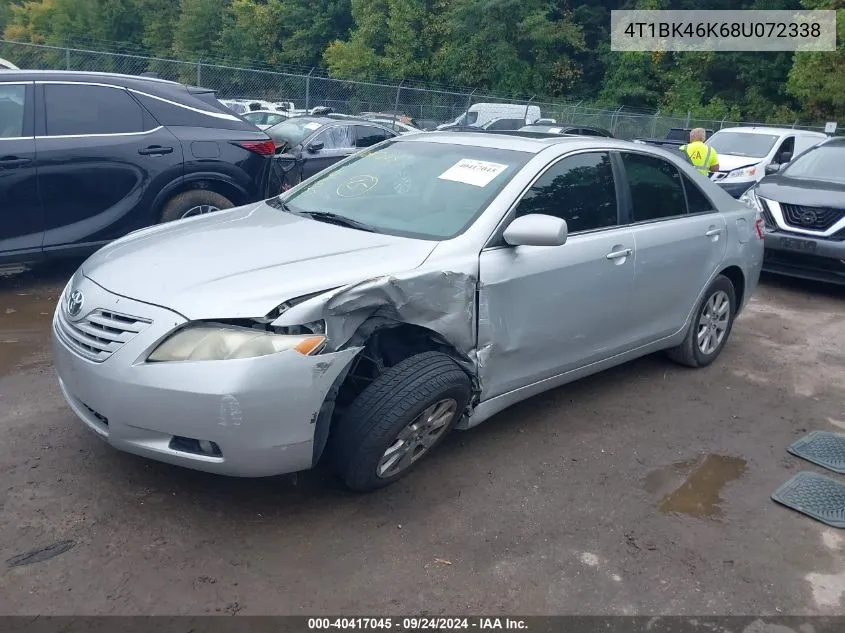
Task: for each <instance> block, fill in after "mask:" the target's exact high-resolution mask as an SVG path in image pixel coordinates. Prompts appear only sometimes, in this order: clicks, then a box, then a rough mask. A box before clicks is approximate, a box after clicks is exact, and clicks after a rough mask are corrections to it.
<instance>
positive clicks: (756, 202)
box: [739, 187, 763, 213]
mask: <svg viewBox="0 0 845 633" xmlns="http://www.w3.org/2000/svg"><path fill="white" fill-rule="evenodd" d="M739 201H740V202H742V203H744V204H746V205H747V206H749V207H751V208H752V209H754V210H755V211H759V212H760V213H762V212H763V205H762V204H760V199H759V198H758V197H757V194H756V193H755V192H754V188H753V187H752V188H751V189H749V190H748V191H746V192H745V193H744V194H742V195H741V196H740V197H739Z"/></svg>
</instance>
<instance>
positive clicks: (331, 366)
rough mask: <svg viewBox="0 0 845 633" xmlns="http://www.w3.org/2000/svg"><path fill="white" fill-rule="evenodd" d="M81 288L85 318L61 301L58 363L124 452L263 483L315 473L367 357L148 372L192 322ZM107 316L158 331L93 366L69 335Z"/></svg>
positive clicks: (291, 357)
mask: <svg viewBox="0 0 845 633" xmlns="http://www.w3.org/2000/svg"><path fill="white" fill-rule="evenodd" d="M73 287H74V288H75V289H79V290H81V291H82V292H83V293H84V296H85V309H83V310H82V312H81V314H80V315H79V316H78V317H77V318H76V319H75V320H74V319H70V318H69V317H68V316H67V314H66V313H65V312H64V310H65V307H64V301H60V302H59V306H58V307H57V310H56V314H55V315H54V317H53V328H52V336H53V354H54V364H55V367H56V372H57V373H58V376H59V384H60V386H61V389H62V392H63V393H64V396H65V399H66V400H67V402H68V404H69V405H70V408H71V409H72V410H73V411H74V413H76V415H77V416H78V417H79V418H80V419H81V420H82V421H83V422H84V423H85V424H86V425H87V426H88V427H89V428H90V429H91V430H92V431H94V432H95V433H96V434H97V435H98V436H100V437H101V438H103V439H104V440H106V441H107V442H108V443H109V444H111V445H112V446H113V447H115V448H117V449H119V450H122V451H126V452H129V453H134V454H136V455H141V456H143V457H148V458H150V459H154V460H158V461H162V462H167V463H169V464H174V465H177V466H185V467H187V468H193V469H196V470H203V471H207V472H212V473H218V474H222V475H231V476H238V477H261V476H268V475H278V474H283V473H290V472H296V471H300V470H305V469H308V468H311V467H312V466H313V463H314V461H315V455H314V437H315V428H316V425H317V421H318V412H319V411H320V409H321V407H322V405H323V402H324V401H325V399H326V395H327V393H328V392H329V390H330V388H331V387H332V385H333V383H334V382H335V380H336V379H337V378H338V377H339V376H340V375H341V373H342V372H343V371H344V370H345V369H346V367H347V366H348V364H349V363H350V362H351V361H352V359H353V358H354V356H355V355H356V354H357V352H358V350H357V349H349V350H344V351H341V352H336V353H332V354H322V355H318V356H303V355H301V354H299V353H297V352H295V351H285V352H280V353H278V354H272V355H268V356H262V357H259V358H252V359H239V360H228V361H205V362H176V363H146V362H144V360H143V359H145V358H146V357H147V355H148V354H149V353H150V351H152V349H154V348H155V347H156V346H157V345H158V344H159V343H160V342H161V341H162V340H163V339H164V338H165V337H166V336H167V335H168V334H169V333H170V332H172V331H173V330H174V329H175V328H177V327H180V326H182V325H184V324H185V323H186V322H187V320H186V319H185V318H184V317H182V316H181V315H179V314H177V313H175V312H171V311H170V310H166V309H164V308H160V307H157V306H152V305H149V304H146V303H142V302H138V301H133V300H131V299H126V298H124V297H120V296H117V295H114V294H112V293H110V292H108V291H106V290H104V289H103V288H101V287H100V286H98V285H97V284H95V283H94V282H92V281H91V280H89V279H87V278H85V277H82V276H81V275H77V276H76V277H75V278H74V284H73ZM97 310H101V311H103V310H105V311H108V312H107V313H108V314H122V315H131V316H132V317H138V318H140V319H143V320H145V321H149V324H148V325H146V326H145V327H143V328H142V329H141V331H140V332H139V333H137V334H135V335H130V336H128V337H127V338H129V340H127V341H126V342H124V343H121V344H120V346H119V347H118V348H117V349H116V350H114V351H113V352H109V353H110V355H109V356H108V357H107V358H105V359H104V360H100V361H99V362H98V361H97V360H90V359H89V358H86V357H85V355H84V353H80V350H79V347H78V345H76V344H74V342H73V337H69V336H68V334H67V332H68V323H69V322H70V323H71V324H76V325H77V326H78V325H79V324H83V325H84V324H85V323H86V321H85V320H86V318H88V317H87V315H90V314H91V313H92V312H94V311H97ZM84 351H85V350H83V352H84ZM89 356H90V353H89ZM174 437H182V438H192V439H196V440H209V441H211V442H215V443H216V444H217V445H218V446H219V448H220V453H221V455H220V456H212V455H205V454H197V453H192V452H186V451H185V450H180V449H179V448H178V447H179V446H180V444H179V443H178V442H177V443H175V444H174ZM174 445H175V446H177V448H174Z"/></svg>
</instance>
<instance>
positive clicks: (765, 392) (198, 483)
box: [0, 262, 845, 615]
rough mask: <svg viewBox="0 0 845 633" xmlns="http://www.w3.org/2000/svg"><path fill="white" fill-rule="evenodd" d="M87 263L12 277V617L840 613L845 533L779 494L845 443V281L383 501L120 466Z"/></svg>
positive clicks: (441, 460) (530, 408)
mask: <svg viewBox="0 0 845 633" xmlns="http://www.w3.org/2000/svg"><path fill="white" fill-rule="evenodd" d="M76 263H78V262H74V263H73V264H69V265H64V266H63V267H53V268H47V269H42V270H40V271H38V272H37V273H27V274H23V275H18V276H15V277H9V278H6V279H0V394H1V395H0V424H2V428H3V431H4V437H3V442H2V443H0V473H2V479H0V482H2V483H0V535H2V537H0V550H2V551H0V557H2V560H4V561H5V560H7V559H12V557H14V556H17V555H20V554H24V553H26V552H29V551H31V550H35V549H39V548H44V547H48V546H51V545H54V544H57V543H61V542H64V541H70V543H67V544H66V545H72V547H70V549H67V551H65V552H64V553H61V554H59V555H56V556H53V557H51V558H49V559H47V560H43V561H41V562H35V563H32V564H28V565H21V566H11V565H10V564H8V563H7V564H5V565H3V569H2V571H1V572H0V607H2V613H5V614H77V615H83V614H193V615H202V614H216V613H227V614H244V615H253V614H317V613H335V614H337V613H342V614H346V615H352V614H366V613H369V614H373V613H380V614H403V613H404V614H407V613H430V614H440V613H443V614H470V613H485V614H499V613H501V614H507V613H522V614H576V613H577V614H638V613H648V614H699V615H701V614H760V615H775V614H780V613H783V614H796V615H812V614H841V613H843V604H845V602H843V599H845V596H843V594H845V536H843V535H842V534H843V533H842V532H838V531H836V530H833V529H830V528H827V527H825V526H824V525H823V524H821V523H817V522H815V521H813V520H811V519H809V518H807V517H804V516H802V515H799V514H797V513H794V512H792V511H790V510H787V509H785V508H782V507H780V506H778V505H777V504H775V503H774V502H772V501H771V500H770V498H769V495H770V494H771V492H772V491H773V490H775V489H776V488H777V487H778V486H779V485H780V484H781V483H783V482H784V481H785V480H786V479H787V478H789V477H790V476H791V475H793V474H795V473H797V472H799V471H800V470H814V469H815V468H814V467H813V466H812V465H810V464H808V463H806V462H802V461H801V460H799V459H798V458H795V457H792V456H790V455H789V454H788V453H787V452H786V450H785V449H786V446H788V445H789V444H790V443H792V442H793V441H795V440H796V439H797V438H799V437H800V436H802V435H803V434H804V433H805V432H807V431H809V430H813V429H827V430H837V429H845V404H843V402H845V401H843V394H845V381H843V376H845V373H843V372H845V289H837V288H832V287H825V286H820V285H811V284H807V283H804V282H797V281H794V282H793V281H783V280H778V279H764V282H763V285H761V287H760V289H759V290H758V292H757V294H756V296H755V298H754V299H753V302H752V304H751V305H750V306H749V308H748V309H747V311H746V312H745V313H744V314H743V315H742V316H741V317H740V319H739V320H738V322H737V323H736V326H735V328H734V331H733V335H732V340H731V341H730V343H729V345H728V347H727V348H726V350H725V353H724V354H723V355H722V357H721V358H720V359H719V361H718V362H717V363H716V364H715V365H714V366H711V367H710V368H708V369H705V370H698V371H693V370H686V369H684V368H680V367H677V366H675V365H673V364H671V363H670V362H668V361H667V360H665V359H664V358H663V357H661V356H654V357H648V358H644V359H641V360H639V361H636V362H633V363H630V364H628V365H625V366H623V367H620V368H617V369H615V370H612V371H609V372H606V373H604V374H602V375H599V376H595V377H592V378H588V379H585V380H582V381H580V382H577V383H574V384H572V385H569V386H566V387H563V388H560V389H557V390H554V391H552V392H549V393H546V394H544V395H541V396H538V397H536V398H533V399H531V400H529V401H527V402H524V403H522V404H520V405H517V406H515V407H513V408H512V409H510V410H507V411H505V412H503V413H501V414H500V415H498V416H496V417H495V418H494V419H493V420H491V421H490V422H488V423H486V424H483V425H481V426H480V427H478V428H476V429H474V430H471V431H468V432H464V433H455V434H453V436H452V437H451V438H449V440H448V441H447V442H446V443H445V444H444V446H443V447H442V448H441V449H440V450H439V451H437V452H436V453H435V454H433V455H432V456H431V458H430V459H429V460H427V463H425V464H424V465H423V466H422V467H421V468H420V469H419V471H418V472H416V473H415V474H413V475H412V476H410V477H408V478H406V479H404V480H403V481H401V482H399V483H398V484H396V485H394V486H393V487H391V488H389V489H387V490H384V491H381V492H378V493H374V494H370V495H365V496H360V495H355V494H352V493H349V492H346V491H345V490H344V489H343V488H341V487H340V486H339V485H338V483H337V482H336V481H335V479H334V478H333V477H332V476H331V475H330V474H329V473H327V472H325V471H323V470H317V471H313V472H310V473H305V474H302V475H300V476H299V477H298V478H295V479H294V478H289V477H288V478H272V479H261V480H242V479H226V478H221V477H216V476H213V475H207V474H202V473H197V472H192V471H188V470H183V469H178V468H175V467H170V466H167V465H163V464H158V463H154V462H150V461H146V460H143V459H141V458H137V457H134V456H131V455H126V454H121V453H118V452H116V451H114V450H113V449H111V448H110V447H109V446H107V445H106V444H105V443H103V442H102V441H100V440H99V439H97V438H96V437H95V436H94V435H93V434H92V433H90V432H88V431H87V430H86V429H85V428H84V427H83V425H82V423H81V422H79V421H77V420H76V419H75V417H74V416H73V414H72V413H71V412H70V411H69V409H68V408H67V407H66V406H65V403H64V401H63V399H62V397H61V394H60V392H59V389H58V386H57V384H56V379H55V376H54V373H53V370H52V367H51V365H50V349H49V337H48V331H49V323H50V318H51V315H52V311H53V309H54V306H55V300H56V297H57V295H58V293H59V291H60V289H61V287H62V285H63V284H64V283H65V280H66V279H67V278H68V276H69V274H70V272H71V271H72V266H73V265H75V264H76Z"/></svg>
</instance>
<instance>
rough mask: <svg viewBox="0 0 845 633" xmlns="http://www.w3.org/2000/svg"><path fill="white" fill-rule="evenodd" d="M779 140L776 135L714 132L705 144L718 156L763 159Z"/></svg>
mask: <svg viewBox="0 0 845 633" xmlns="http://www.w3.org/2000/svg"><path fill="white" fill-rule="evenodd" d="M779 138H780V136H778V135H777V134H756V133H750V132H749V133H745V132H716V133H715V134H714V135H713V136H711V137H710V139H709V140H708V141H707V144H708V145H709V146H710V147H712V148H713V149H715V150H716V151H717V152H718V153H720V154H730V155H733V156H749V157H751V158H763V157H764V156H766V155H767V154H768V153H769V152H770V151H771V149H772V147H774V145H775V141H777V140H778V139H779Z"/></svg>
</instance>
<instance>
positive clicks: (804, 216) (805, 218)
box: [798, 209, 819, 226]
mask: <svg viewBox="0 0 845 633" xmlns="http://www.w3.org/2000/svg"><path fill="white" fill-rule="evenodd" d="M818 219H819V216H817V215H816V212H815V211H810V210H809V209H806V210H804V211H802V212H801V215H799V216H798V221H799V222H800V223H801V224H803V225H805V226H809V225H811V224H815V223H816V220H818Z"/></svg>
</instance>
